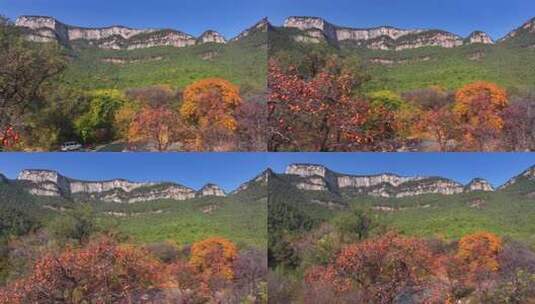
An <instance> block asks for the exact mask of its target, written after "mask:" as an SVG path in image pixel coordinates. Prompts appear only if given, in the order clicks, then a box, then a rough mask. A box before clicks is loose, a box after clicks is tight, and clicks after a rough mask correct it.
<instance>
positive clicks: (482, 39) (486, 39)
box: [466, 31, 494, 44]
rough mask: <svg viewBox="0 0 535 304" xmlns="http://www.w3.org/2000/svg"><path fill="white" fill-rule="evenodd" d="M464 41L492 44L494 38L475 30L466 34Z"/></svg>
mask: <svg viewBox="0 0 535 304" xmlns="http://www.w3.org/2000/svg"><path fill="white" fill-rule="evenodd" d="M466 43H470V44H474V43H481V44H494V40H492V38H491V37H490V36H489V34H487V33H485V32H481V31H475V32H472V33H471V34H470V36H468V38H467V41H466Z"/></svg>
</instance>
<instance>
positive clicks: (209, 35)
mask: <svg viewBox="0 0 535 304" xmlns="http://www.w3.org/2000/svg"><path fill="white" fill-rule="evenodd" d="M198 42H199V43H227V40H226V39H225V37H223V35H221V34H219V33H218V32H216V31H212V30H209V31H206V32H204V33H203V34H202V35H201V37H199V39H198Z"/></svg>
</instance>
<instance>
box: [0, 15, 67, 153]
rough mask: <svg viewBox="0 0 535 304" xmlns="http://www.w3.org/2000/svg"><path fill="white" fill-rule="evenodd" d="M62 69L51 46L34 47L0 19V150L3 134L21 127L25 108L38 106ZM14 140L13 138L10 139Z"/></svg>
mask: <svg viewBox="0 0 535 304" xmlns="http://www.w3.org/2000/svg"><path fill="white" fill-rule="evenodd" d="M64 67H65V62H64V56H63V55H62V52H61V49H60V47H59V46H58V45H57V44H55V43H50V44H40V45H38V46H37V45H35V44H34V43H32V42H29V41H26V39H25V38H24V36H23V35H22V33H21V30H20V29H19V28H17V27H15V26H14V25H13V24H12V23H11V22H10V21H9V20H8V19H6V18H4V17H1V16H0V146H3V145H5V144H6V143H10V142H11V141H10V140H9V138H7V139H6V138H2V137H4V136H6V134H15V133H14V132H9V133H8V132H6V130H20V129H22V127H23V126H25V124H24V122H23V119H22V117H23V116H24V115H25V114H26V112H27V110H28V109H29V108H37V107H39V106H42V103H43V102H44V98H43V97H42V91H43V89H44V88H45V87H47V85H48V84H51V80H52V79H54V77H55V76H57V75H58V74H59V73H60V72H61V71H63V69H64ZM13 136H14V135H13Z"/></svg>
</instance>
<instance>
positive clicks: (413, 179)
mask: <svg viewBox="0 0 535 304" xmlns="http://www.w3.org/2000/svg"><path fill="white" fill-rule="evenodd" d="M285 175H290V176H293V177H294V179H293V180H292V184H293V185H294V186H295V187H296V188H297V189H300V190H306V191H327V192H331V193H333V194H337V195H340V196H344V195H345V196H352V195H369V196H374V197H384V198H402V197H411V196H419V195H424V194H442V195H453V194H459V193H465V192H474V191H494V188H493V187H492V186H491V185H490V184H489V183H488V182H487V181H485V180H484V179H481V178H478V179H474V180H473V181H471V182H470V183H469V184H468V185H463V184H461V183H459V182H456V181H453V180H450V179H447V178H443V177H428V176H400V175H397V174H391V173H383V174H378V175H348V174H342V173H338V172H334V171H332V170H330V169H328V168H327V167H324V166H321V165H315V164H293V165H290V166H288V168H287V169H286V172H285Z"/></svg>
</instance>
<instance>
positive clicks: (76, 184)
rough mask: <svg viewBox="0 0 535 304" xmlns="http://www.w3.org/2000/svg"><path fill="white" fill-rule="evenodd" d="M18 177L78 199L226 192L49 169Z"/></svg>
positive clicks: (32, 187)
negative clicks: (103, 178)
mask: <svg viewBox="0 0 535 304" xmlns="http://www.w3.org/2000/svg"><path fill="white" fill-rule="evenodd" d="M17 180H18V181H19V182H21V183H23V184H24V185H25V188H26V189H27V190H28V192H30V193H31V194H34V195H39V196H57V197H68V198H71V199H74V200H80V201H84V200H98V201H104V202H114V203H137V202H147V201H154V200H160V199H170V200H177V201H182V200H188V199H192V198H195V197H204V196H225V192H224V191H223V190H222V189H221V188H219V187H218V186H217V185H214V184H208V185H206V186H205V187H203V188H202V189H200V190H199V191H195V190H194V189H191V188H189V187H186V186H183V185H179V184H175V183H154V182H147V183H141V182H132V181H127V180H124V179H114V180H109V181H81V180H76V179H72V178H68V177H65V176H63V175H61V174H59V173H58V172H55V171H49V170H23V171H22V172H21V173H20V174H19V176H18V177H17Z"/></svg>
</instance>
